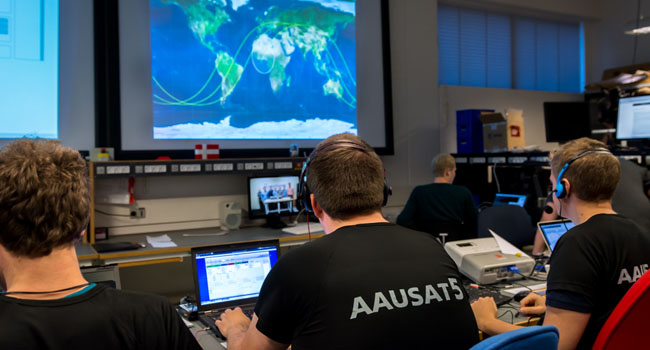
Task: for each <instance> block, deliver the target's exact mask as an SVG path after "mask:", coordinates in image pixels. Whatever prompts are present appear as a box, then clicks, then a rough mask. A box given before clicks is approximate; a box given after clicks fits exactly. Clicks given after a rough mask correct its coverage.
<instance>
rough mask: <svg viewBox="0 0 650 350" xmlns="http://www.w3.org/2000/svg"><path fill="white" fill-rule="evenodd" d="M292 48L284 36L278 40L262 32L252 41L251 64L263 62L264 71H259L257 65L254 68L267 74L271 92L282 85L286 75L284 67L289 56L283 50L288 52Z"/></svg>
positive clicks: (277, 89) (291, 50) (289, 59)
mask: <svg viewBox="0 0 650 350" xmlns="http://www.w3.org/2000/svg"><path fill="white" fill-rule="evenodd" d="M283 47H284V49H283ZM283 50H284V51H283ZM293 50H294V47H293V46H292V45H291V43H290V42H289V41H287V40H286V38H283V39H282V40H279V39H275V38H270V37H269V36H268V35H266V34H262V35H260V36H259V37H258V38H257V39H255V41H254V42H253V52H252V55H253V59H254V61H253V64H254V65H255V64H256V63H255V62H258V63H264V65H265V68H266V69H265V70H264V71H260V68H258V67H256V69H257V70H258V72H259V73H262V74H265V73H268V74H269V82H270V83H271V89H273V92H278V91H279V90H280V88H281V87H282V86H283V85H284V80H285V77H286V73H285V71H284V68H285V67H286V66H287V64H289V61H291V56H288V55H285V54H284V52H285V51H287V52H288V53H289V54H290V53H291V52H293Z"/></svg>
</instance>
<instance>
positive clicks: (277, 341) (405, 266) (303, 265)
mask: <svg viewBox="0 0 650 350" xmlns="http://www.w3.org/2000/svg"><path fill="white" fill-rule="evenodd" d="M300 178H301V181H305V182H306V183H303V182H301V185H299V186H298V198H299V200H300V201H302V202H303V205H305V207H306V210H309V211H312V212H313V213H314V215H315V216H316V217H318V219H319V221H320V223H321V225H322V226H323V228H324V230H325V233H326V234H327V235H326V236H325V237H323V238H319V239H318V240H315V241H312V242H309V243H306V244H304V245H303V246H300V247H297V248H294V249H292V250H290V251H289V252H288V253H286V254H285V255H283V256H282V257H281V258H280V259H279V260H278V262H277V263H276V265H275V266H273V268H272V269H271V272H270V273H269V275H268V276H267V277H266V280H265V281H264V283H263V285H262V288H261V291H260V295H259V299H258V301H257V305H256V307H255V313H254V314H253V318H252V320H250V319H249V318H247V317H246V316H245V315H244V314H243V313H242V311H241V309H235V310H227V311H226V312H224V313H223V314H222V315H221V320H219V321H216V324H217V326H218V327H219V330H220V331H221V332H222V333H223V334H224V335H225V336H226V337H227V339H228V350H237V349H286V348H287V346H288V344H292V349H295V350H300V349H331V348H337V349H380V348H381V349H387V348H391V349H433V348H440V349H468V348H469V347H471V346H472V345H473V344H475V343H476V342H477V341H478V330H477V328H476V322H475V320H474V317H473V314H472V312H471V309H470V306H469V302H468V297H467V294H466V292H465V291H464V289H463V287H462V282H461V279H460V275H459V272H458V269H457V268H456V265H455V264H454V262H453V261H452V260H451V258H450V257H449V256H448V255H447V254H446V252H445V251H444V249H443V248H442V246H441V245H440V244H439V243H438V242H437V241H436V239H435V238H433V237H431V236H430V235H428V234H426V233H422V232H417V231H412V230H409V229H407V228H404V227H400V226H397V225H395V224H391V223H389V222H387V221H386V220H385V219H384V218H383V216H382V214H381V207H382V204H385V202H386V200H387V197H388V194H389V193H390V191H389V187H388V186H387V184H386V182H385V181H386V179H385V176H384V168H383V166H382V163H381V160H380V159H379V157H378V156H377V154H376V153H375V152H374V151H373V149H372V148H371V147H370V146H369V145H368V144H367V143H366V142H365V141H363V140H362V139H361V138H359V137H357V136H354V135H352V134H340V135H334V136H332V137H330V138H328V139H326V140H325V141H323V142H321V143H320V144H319V145H318V146H316V148H315V150H314V152H312V154H311V155H310V156H309V158H308V159H307V161H306V162H305V165H304V168H303V173H302V174H301V176H300Z"/></svg>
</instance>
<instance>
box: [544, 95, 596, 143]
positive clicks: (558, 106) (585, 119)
mask: <svg viewBox="0 0 650 350" xmlns="http://www.w3.org/2000/svg"><path fill="white" fill-rule="evenodd" d="M593 108H595V106H592V104H590V103H588V102H544V126H545V128H546V142H567V141H571V140H574V139H578V138H581V137H590V136H591V119H592V109H593Z"/></svg>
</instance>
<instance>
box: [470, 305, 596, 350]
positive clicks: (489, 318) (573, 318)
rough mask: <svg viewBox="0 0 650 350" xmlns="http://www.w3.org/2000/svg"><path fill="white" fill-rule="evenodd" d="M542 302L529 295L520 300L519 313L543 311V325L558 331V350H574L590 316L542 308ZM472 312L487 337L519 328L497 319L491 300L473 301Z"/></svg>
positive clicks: (495, 307) (495, 308)
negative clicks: (553, 327)
mask: <svg viewBox="0 0 650 350" xmlns="http://www.w3.org/2000/svg"><path fill="white" fill-rule="evenodd" d="M543 302H544V298H543V297H541V296H539V295H537V294H535V293H531V294H530V295H529V296H527V297H526V298H524V299H522V300H521V304H522V308H521V309H520V311H521V312H522V313H526V311H528V312H532V311H535V312H537V311H542V312H543V311H544V310H545V311H546V316H545V318H544V325H545V326H547V325H553V326H555V327H557V329H558V330H559V331H560V343H559V346H558V349H559V350H563V349H575V347H576V346H577V345H578V342H579V341H580V338H581V337H582V333H584V331H585V327H586V326H587V322H589V318H590V317H591V314H587V313H581V312H575V311H570V310H564V309H559V308H554V307H550V306H549V307H544V306H543ZM540 303H541V305H540ZM472 311H473V312H474V317H475V318H476V324H477V325H478V328H479V329H480V330H481V331H483V332H485V333H487V334H489V335H495V334H501V333H505V332H509V331H512V330H515V329H517V328H520V327H519V326H515V325H512V324H510V323H507V322H503V321H501V320H499V319H497V306H496V304H495V303H494V300H493V299H492V298H480V299H479V300H477V301H475V302H474V303H472Z"/></svg>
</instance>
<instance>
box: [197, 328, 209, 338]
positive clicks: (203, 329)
mask: <svg viewBox="0 0 650 350" xmlns="http://www.w3.org/2000/svg"><path fill="white" fill-rule="evenodd" d="M208 329H210V327H205V328H201V329H199V330H198V331H196V332H195V333H194V338H196V337H197V336H198V335H199V333H201V332H204V331H207V330H208Z"/></svg>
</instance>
